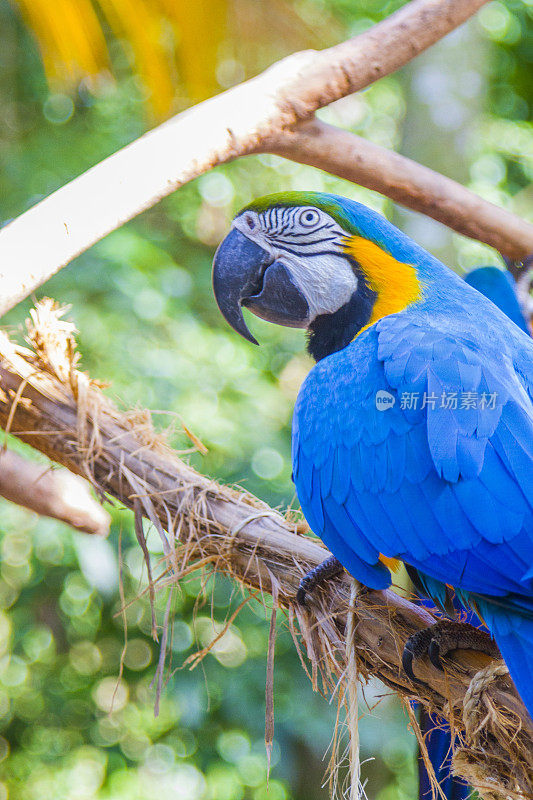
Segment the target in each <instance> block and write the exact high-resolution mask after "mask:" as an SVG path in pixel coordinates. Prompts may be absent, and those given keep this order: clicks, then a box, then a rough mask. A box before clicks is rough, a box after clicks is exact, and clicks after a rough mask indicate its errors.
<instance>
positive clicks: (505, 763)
mask: <svg viewBox="0 0 533 800" xmlns="http://www.w3.org/2000/svg"><path fill="white" fill-rule="evenodd" d="M28 345H29V347H20V346H18V345H16V344H14V343H13V342H12V341H11V340H10V339H9V338H8V337H7V336H6V335H5V334H1V335H0V390H1V391H0V425H2V427H3V428H4V430H6V429H8V430H9V431H10V432H11V433H12V434H14V435H16V436H18V437H19V438H20V439H22V440H23V441H25V442H28V443H30V444H32V445H33V446H34V447H35V448H37V449H38V450H40V451H41V452H43V453H45V454H46V455H47V456H48V457H49V458H51V459H52V460H53V461H55V462H58V463H60V464H63V465H64V466H66V467H68V468H69V469H70V470H71V471H73V472H75V473H77V474H80V475H83V476H84V477H85V478H87V479H88V480H89V481H90V482H91V483H92V484H93V486H94V487H95V489H96V490H97V492H98V493H99V495H100V496H102V497H104V496H109V497H111V498H115V499H116V500H119V501H120V502H121V503H123V504H124V505H126V506H127V507H129V508H131V509H133V510H134V512H135V516H136V525H137V531H138V536H139V543H140V545H141V546H142V544H143V539H142V536H143V534H142V524H141V517H145V518H147V519H148V520H149V521H150V522H151V523H152V525H153V526H154V527H155V528H156V529H157V531H158V533H159V535H160V536H161V539H162V543H163V550H164V568H163V572H162V577H160V578H159V581H160V582H163V583H166V584H169V585H171V586H172V585H177V584H178V583H179V581H180V580H181V579H182V578H183V577H184V576H186V575H188V574H190V573H191V571H192V570H195V569H202V568H205V567H206V566H207V565H208V566H209V568H210V569H211V570H213V571H214V572H221V573H224V574H226V575H230V576H232V577H233V578H234V579H236V580H237V581H238V582H239V583H240V584H241V585H242V586H243V587H245V588H246V589H247V590H251V591H252V592H255V593H256V594H258V596H261V595H265V594H274V595H276V603H275V605H276V606H277V607H279V609H280V611H283V610H284V611H285V613H287V614H288V620H289V625H290V627H291V628H292V630H293V633H294V637H295V640H296V641H298V642H300V643H301V645H303V648H302V649H303V650H305V653H306V657H305V658H303V663H304V664H305V666H306V668H307V670H308V674H309V675H310V678H311V680H312V682H313V686H314V688H315V689H320V690H321V691H322V692H323V693H325V694H329V693H331V692H333V691H335V689H336V688H337V686H338V685H340V687H341V690H342V689H343V687H344V688H345V685H344V682H345V676H346V669H347V659H346V640H345V639H346V637H345V632H346V629H347V621H348V614H349V613H352V610H353V613H354V615H355V617H354V627H355V633H354V637H353V638H354V645H355V664H356V671H357V674H358V676H359V678H360V680H362V681H366V680H368V679H369V678H370V677H377V678H379V679H380V680H381V681H383V683H384V684H385V685H386V686H387V687H388V688H389V689H391V690H394V691H395V692H397V693H398V694H399V695H400V696H401V697H402V698H404V699H405V700H406V701H408V702H410V701H412V700H416V701H418V702H419V703H420V704H421V705H422V706H423V707H424V708H425V709H426V710H428V711H430V712H433V713H438V714H440V715H441V716H442V718H443V719H446V720H448V721H449V722H450V724H451V726H452V729H453V730H454V731H455V732H456V733H457V735H458V737H459V742H460V744H459V747H458V749H457V751H456V753H455V758H454V768H455V770H456V771H457V773H458V774H459V775H462V776H463V777H465V778H466V779H467V780H468V781H469V782H470V783H471V784H472V785H473V786H475V787H476V788H478V790H479V792H480V794H481V795H483V796H485V797H487V798H490V799H491V800H492V799H493V798H514V797H517V798H523V799H524V800H525V798H528V797H532V796H533V747H532V744H533V723H532V721H531V719H530V718H529V716H528V714H527V712H526V710H525V708H524V706H523V704H522V702H521V701H520V699H519V697H518V695H517V693H516V690H515V689H514V686H513V684H512V682H511V680H510V678H509V675H508V674H507V671H506V670H505V668H504V666H503V664H502V662H491V661H490V660H489V659H488V657H487V656H485V655H483V654H480V653H474V652H472V651H456V652H455V654H454V658H453V659H447V660H446V664H445V670H444V672H440V671H439V670H436V669H435V668H434V667H433V666H432V665H431V663H429V661H427V662H426V661H424V662H421V663H420V664H418V665H417V673H418V676H419V678H420V681H419V682H417V683H416V684H413V683H411V681H410V680H409V679H408V678H407V676H406V675H405V673H404V672H403V670H402V667H401V653H402V650H403V645H404V643H405V641H406V639H407V638H408V637H409V636H410V635H411V634H412V633H414V632H416V631H417V630H419V629H420V628H423V627H425V626H426V625H427V624H430V623H432V622H433V621H434V617H433V616H432V615H431V614H430V613H429V612H428V611H427V610H425V609H423V608H420V607H419V606H417V605H415V604H413V603H411V602H409V601H408V600H407V599H405V598H403V597H401V596H399V595H398V594H396V593H394V592H393V591H390V590H389V591H382V592H375V591H365V590H362V591H359V592H358V593H356V595H355V602H354V603H352V606H351V607H350V592H351V586H352V584H351V579H350V578H349V577H348V576H346V577H344V578H343V579H339V580H336V581H334V582H330V583H329V585H328V586H327V587H324V588H323V589H321V590H320V591H317V592H316V593H314V596H313V598H312V600H311V602H310V606H309V608H308V609H303V608H301V607H299V606H298V605H297V604H295V602H294V598H295V593H296V589H297V587H298V583H299V580H300V578H301V576H302V575H303V574H304V573H305V572H306V571H307V570H309V569H310V568H312V567H314V566H316V565H317V564H318V563H320V562H321V561H322V560H323V559H324V557H325V556H326V555H327V551H326V550H325V549H324V547H323V546H322V544H321V543H320V542H319V541H318V540H316V539H313V538H311V537H309V536H307V535H304V534H303V533H302V528H303V527H304V526H303V525H302V523H301V521H300V522H298V521H295V520H294V518H293V517H290V516H284V515H282V514H280V513H279V512H277V511H274V510H273V509H270V508H269V507H268V506H267V505H266V504H265V503H262V502H261V501H260V500H258V499H257V498H255V497H254V496H253V495H251V494H249V493H248V492H245V491H244V490H242V489H235V488H230V487H227V486H222V485H220V484H218V483H217V482H216V481H213V480H210V479H209V478H207V477H205V476H203V475H200V474H199V473H198V472H196V471H195V470H194V469H192V468H191V467H190V466H188V465H187V464H186V463H184V462H183V461H182V460H181V459H180V458H179V457H178V456H177V454H176V453H175V452H173V451H172V450H171V449H170V447H169V446H168V445H167V444H166V442H165V440H164V438H163V437H161V436H160V435H158V434H156V433H155V431H154V429H153V427H152V424H151V419H150V415H149V414H148V412H146V411H135V412H129V413H123V412H121V411H120V410H118V408H117V407H116V406H115V405H114V404H113V403H112V402H111V401H110V400H109V399H108V397H107V396H106V395H105V394H104V393H103V391H102V389H101V386H100V384H99V383H98V382H95V381H93V380H91V379H90V378H89V377H88V376H87V375H85V374H84V373H82V372H80V371H79V370H78V366H77V360H76V351H75V340H74V330H73V328H72V327H71V326H70V324H69V323H65V322H64V321H63V319H62V311H61V309H59V308H58V307H57V305H55V304H54V303H53V302H52V301H46V300H45V301H43V302H41V303H40V304H39V305H38V306H37V308H36V309H35V312H34V314H33V315H32V321H31V323H30V325H29V327H28ZM154 580H155V579H154ZM153 590H154V591H155V588H153ZM351 609H352V610H351ZM169 613H170V604H168V605H167V612H166V617H167V621H168V615H169ZM154 632H155V623H154ZM161 644H163V642H162V643H161ZM161 669H162V667H161ZM352 671H353V670H352ZM160 674H161V673H160ZM465 698H466V703H465ZM413 719H414V718H413Z"/></svg>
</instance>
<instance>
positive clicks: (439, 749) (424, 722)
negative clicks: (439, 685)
mask: <svg viewBox="0 0 533 800" xmlns="http://www.w3.org/2000/svg"><path fill="white" fill-rule="evenodd" d="M420 727H421V729H422V733H423V735H424V738H425V742H426V747H427V751H428V755H429V758H430V761H431V763H432V765H433V769H434V771H435V776H436V778H437V781H438V782H439V785H440V788H441V789H442V791H443V792H444V794H445V795H446V797H447V800H467V798H468V797H469V796H470V795H471V794H472V789H471V787H470V786H468V784H466V783H464V781H461V780H459V778H456V777H454V776H453V775H452V774H451V756H452V735H451V733H450V729H449V727H448V725H447V724H446V723H444V722H443V721H442V720H440V721H439V719H438V718H437V717H434V716H432V715H431V714H427V713H426V712H425V711H423V712H422V713H421V715H420ZM418 777H419V790H418V795H419V798H420V800H432V798H433V797H434V792H433V789H432V787H431V781H430V779H429V776H428V773H427V770H426V766H425V764H424V760H423V758H422V756H421V755H419V756H418Z"/></svg>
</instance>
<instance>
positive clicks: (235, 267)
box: [213, 228, 309, 344]
mask: <svg viewBox="0 0 533 800" xmlns="http://www.w3.org/2000/svg"><path fill="white" fill-rule="evenodd" d="M213 290H214V292H215V299H216V301H217V304H218V307H219V309H220V311H221V313H222V315H223V316H224V318H225V319H226V320H227V322H229V324H230V325H231V327H232V328H233V329H234V330H236V331H237V333H240V334H241V336H243V337H244V338H245V339H248V341H249V342H252V343H253V344H258V342H257V341H256V339H254V337H253V336H252V334H251V333H250V331H249V330H248V327H247V325H246V322H245V321H244V317H243V315H242V306H246V308H249V309H250V311H252V312H253V313H254V314H256V315H257V316H258V317H261V318H262V319H266V320H267V321H268V322H275V323H277V324H278V325H286V326H288V327H291V328H301V327H305V324H306V323H307V321H308V316H309V306H308V304H307V301H306V299H305V297H304V296H303V294H302V292H301V291H300V289H299V288H298V287H297V286H296V284H295V283H294V281H293V280H292V277H291V274H290V272H289V270H288V269H287V267H285V265H284V264H282V263H281V262H279V261H273V260H272V257H271V255H270V254H269V253H268V252H267V251H266V250H264V249H263V248H262V247H260V246H259V245H258V244H256V243H255V242H253V241H252V240H251V239H249V238H248V237H247V236H245V235H244V234H243V233H241V232H240V231H239V230H237V229H236V228H233V230H231V231H230V233H229V234H228V235H227V236H226V238H225V239H224V241H223V242H222V243H221V245H220V247H219V248H218V250H217V252H216V253H215V258H214V261H213Z"/></svg>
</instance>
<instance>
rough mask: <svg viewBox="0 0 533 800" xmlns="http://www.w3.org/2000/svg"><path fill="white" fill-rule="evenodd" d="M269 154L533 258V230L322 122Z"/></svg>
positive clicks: (304, 127)
mask: <svg viewBox="0 0 533 800" xmlns="http://www.w3.org/2000/svg"><path fill="white" fill-rule="evenodd" d="M263 149H264V150H265V151H267V152H269V153H273V154H276V155H280V156H284V157H285V158H289V159H291V160H292V161H298V162H300V163H301V164H309V165H311V166H313V167H319V168H320V169H323V170H325V171H326V172H330V173H332V174H333V175H338V176H339V177H340V178H344V179H345V180H348V181H352V182H353V183H359V184H361V185H362V186H366V188H367V189H373V190H374V191H376V192H380V193H381V194H384V195H386V196H387V197H390V198H391V200H394V201H395V202H397V203H400V204H401V205H403V206H407V208H411V209H413V210H414V211H420V212H421V213H423V214H426V215H427V216H429V217H432V218H433V219H435V220H437V221H438V222H442V223H443V224H444V225H447V226H448V227H449V228H452V229H453V230H454V231H457V233H462V234H463V235H465V236H469V237H470V238H472V239H478V240H479V241H480V242H484V243H485V244H488V245H490V246H491V247H494V248H495V249H496V250H498V251H499V252H500V253H502V254H503V255H506V256H507V257H508V258H510V259H513V260H516V261H521V260H522V259H523V258H524V257H525V256H526V255H528V254H530V253H533V225H532V224H531V223H529V222H526V221H525V220H523V219H521V218H520V217H517V216H516V215H515V214H513V213H511V212H510V211H507V210H506V209H505V208H499V207H498V206H495V205H494V204H493V203H489V202H488V201H487V200H483V199H482V198H481V197H479V195H477V194H474V192H471V191H470V190H469V189H467V188H465V187H464V186H461V184H460V183H457V182H456V181H453V180H451V179H450V178H446V177H444V175H440V174H439V173H438V172H434V171H433V170H432V169H428V167H424V166H422V165H421V164H417V163H416V162H415V161H411V159H409V158H406V157H405V156H402V155H400V154H399V153H394V152H393V151H391V150H386V149H385V148H384V147H380V146H379V145H376V144H372V142H368V141H367V140H366V139H362V138H361V137H360V136H356V135H355V134H354V133H349V132H348V131H344V130H340V129H339V128H335V127H334V126H332V125H327V124H326V123H325V122H321V121H320V120H317V119H315V120H312V121H310V122H306V123H303V124H301V125H299V126H298V127H296V128H295V129H293V130H291V131H285V132H284V133H282V134H280V135H279V136H278V137H275V138H272V139H271V140H270V141H269V142H267V143H266V144H265V145H264V146H263Z"/></svg>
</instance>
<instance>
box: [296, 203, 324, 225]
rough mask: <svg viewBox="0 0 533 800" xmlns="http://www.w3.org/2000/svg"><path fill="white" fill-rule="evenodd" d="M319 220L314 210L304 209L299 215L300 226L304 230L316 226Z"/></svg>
mask: <svg viewBox="0 0 533 800" xmlns="http://www.w3.org/2000/svg"><path fill="white" fill-rule="evenodd" d="M319 219H320V214H319V213H318V211H316V210H315V209H314V208H306V209H304V211H302V213H301V214H300V219H299V222H300V225H303V226H304V228H312V227H313V225H316V224H317V222H318V221H319Z"/></svg>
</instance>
